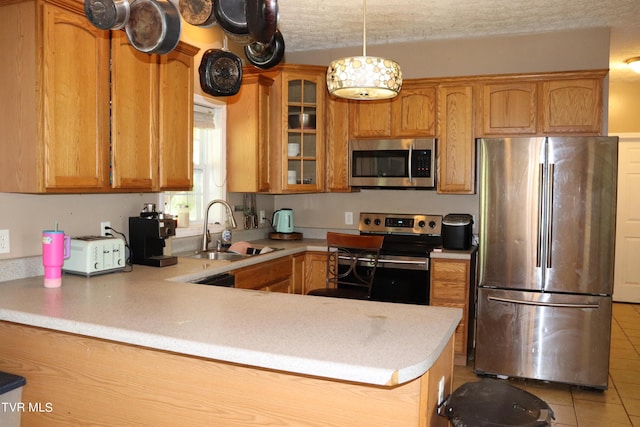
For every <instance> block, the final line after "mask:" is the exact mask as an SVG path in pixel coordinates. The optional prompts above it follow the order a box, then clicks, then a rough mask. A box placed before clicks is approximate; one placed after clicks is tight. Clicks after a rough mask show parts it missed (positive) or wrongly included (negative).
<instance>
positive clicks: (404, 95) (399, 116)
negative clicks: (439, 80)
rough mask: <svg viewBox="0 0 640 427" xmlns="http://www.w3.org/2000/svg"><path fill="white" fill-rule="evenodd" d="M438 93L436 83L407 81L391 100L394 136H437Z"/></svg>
mask: <svg viewBox="0 0 640 427" xmlns="http://www.w3.org/2000/svg"><path fill="white" fill-rule="evenodd" d="M437 93H438V87H437V85H435V84H426V85H425V84H421V83H414V82H412V81H407V82H406V84H404V85H403V87H402V90H401V91H400V94H399V95H398V96H397V97H396V98H394V99H393V100H392V102H391V118H392V119H391V134H392V136H396V137H434V136H436V108H437V105H438V103H437Z"/></svg>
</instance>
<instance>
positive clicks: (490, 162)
mask: <svg viewBox="0 0 640 427" xmlns="http://www.w3.org/2000/svg"><path fill="white" fill-rule="evenodd" d="M479 144H480V155H481V163H480V164H481V166H480V169H481V173H480V176H481V179H480V181H481V182H480V227H479V231H480V255H479V261H480V263H479V288H478V305H477V308H478V310H477V313H478V314H477V325H476V354H475V371H476V372H477V373H481V374H496V375H505V376H514V377H524V378H533V379H538V380H546V381H555V382H563V383H569V384H576V385H583V386H588V387H594V388H602V389H606V388H607V386H608V383H607V378H608V365H609V344H610V342H609V341H610V329H611V293H612V288H613V264H614V263H613V258H614V238H615V209H616V179H617V152H618V148H617V145H618V144H617V138H606V137H584V138H582V137H580V138H578V137H574V138H555V137H551V138H507V139H482V140H480V141H479Z"/></svg>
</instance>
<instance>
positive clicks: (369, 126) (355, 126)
mask: <svg viewBox="0 0 640 427" xmlns="http://www.w3.org/2000/svg"><path fill="white" fill-rule="evenodd" d="M349 114H350V120H349V122H350V124H351V129H350V132H349V133H350V135H351V138H370V137H382V136H390V135H391V100H388V99H384V100H381V101H353V102H351V103H350V106H349Z"/></svg>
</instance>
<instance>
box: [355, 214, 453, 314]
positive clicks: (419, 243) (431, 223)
mask: <svg viewBox="0 0 640 427" xmlns="http://www.w3.org/2000/svg"><path fill="white" fill-rule="evenodd" d="M358 230H359V231H360V234H382V235H384V243H383V244H382V250H381V251H380V258H379V260H378V267H377V270H376V273H375V278H374V283H373V287H372V290H371V299H372V300H375V301H387V302H398V303H406V304H422V305H427V304H429V258H430V253H431V252H432V251H433V250H434V249H435V248H440V247H442V216H441V215H425V214H396V213H371V212H366V213H361V214H360V222H359V224H358ZM366 264H367V263H366V262H362V263H361V264H360V265H358V267H357V268H358V269H361V270H365V269H368V268H369V269H370V268H371V267H368V266H367V265H366Z"/></svg>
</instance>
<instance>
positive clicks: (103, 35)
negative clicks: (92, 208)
mask: <svg viewBox="0 0 640 427" xmlns="http://www.w3.org/2000/svg"><path fill="white" fill-rule="evenodd" d="M82 10H83V9H82V4H75V2H69V3H67V2H64V1H55V2H53V1H52V2H43V3H40V2H38V3H36V2H32V1H22V2H21V1H16V2H8V3H7V2H4V3H2V5H0V25H2V27H3V28H4V29H5V31H3V36H2V37H0V51H1V52H2V55H3V57H4V58H5V60H3V61H0V81H2V90H1V92H2V96H1V97H0V103H1V107H0V112H1V115H2V120H1V121H0V133H2V142H0V148H1V151H2V156H0V191H6V192H23V193H47V192H52V193H61V192H96V191H103V190H104V189H108V186H109V33H108V32H105V31H101V30H98V29H96V28H95V27H93V26H92V25H91V24H90V23H89V22H88V21H87V19H86V18H85V17H84V14H83V12H82ZM7 58H11V60H8V59H7Z"/></svg>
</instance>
